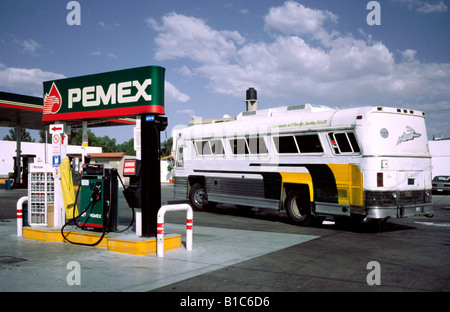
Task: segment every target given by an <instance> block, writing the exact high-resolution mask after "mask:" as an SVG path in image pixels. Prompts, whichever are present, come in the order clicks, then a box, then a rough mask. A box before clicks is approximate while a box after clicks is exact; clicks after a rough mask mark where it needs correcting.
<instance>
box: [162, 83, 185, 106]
mask: <svg viewBox="0 0 450 312" xmlns="http://www.w3.org/2000/svg"><path fill="white" fill-rule="evenodd" d="M164 95H165V101H166V102H167V103H170V102H182V103H185V102H187V101H189V99H190V97H189V96H188V95H187V94H185V93H182V92H180V90H178V89H177V88H176V87H175V86H174V85H173V84H171V83H170V82H168V81H165V83H164Z"/></svg>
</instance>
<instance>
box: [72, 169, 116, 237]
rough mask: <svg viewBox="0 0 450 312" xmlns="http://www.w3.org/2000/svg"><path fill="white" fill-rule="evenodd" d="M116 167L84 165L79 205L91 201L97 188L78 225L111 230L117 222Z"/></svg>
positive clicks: (84, 204)
mask: <svg viewBox="0 0 450 312" xmlns="http://www.w3.org/2000/svg"><path fill="white" fill-rule="evenodd" d="M117 175H118V173H117V170H116V169H105V168H104V166H103V165H101V164H89V165H84V168H83V176H82V177H81V187H80V207H82V208H83V207H87V206H88V205H89V204H90V203H91V199H92V194H93V192H94V191H95V190H96V189H98V190H99V191H98V194H96V198H94V199H93V200H92V203H91V207H90V209H87V210H86V211H85V212H84V213H82V214H81V216H80V226H81V227H84V228H93V229H99V230H103V229H104V230H106V231H107V232H113V231H116V230H117V226H118V223H119V219H118V218H119V214H118V212H119V205H118V200H117V194H118V187H119V185H118V181H117Z"/></svg>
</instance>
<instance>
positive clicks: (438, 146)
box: [428, 139, 450, 177]
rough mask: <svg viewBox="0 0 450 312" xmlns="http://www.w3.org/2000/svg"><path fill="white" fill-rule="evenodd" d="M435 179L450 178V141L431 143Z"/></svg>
mask: <svg viewBox="0 0 450 312" xmlns="http://www.w3.org/2000/svg"><path fill="white" fill-rule="evenodd" d="M428 146H429V147H430V153H431V156H432V158H431V165H432V166H433V169H432V174H433V177H435V176H437V175H449V176H450V139H445V140H435V141H429V142H428Z"/></svg>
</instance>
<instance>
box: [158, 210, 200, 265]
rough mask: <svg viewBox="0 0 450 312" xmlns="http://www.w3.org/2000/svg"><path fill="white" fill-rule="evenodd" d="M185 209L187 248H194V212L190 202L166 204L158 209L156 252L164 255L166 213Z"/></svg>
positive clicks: (160, 255)
mask: <svg viewBox="0 0 450 312" xmlns="http://www.w3.org/2000/svg"><path fill="white" fill-rule="evenodd" d="M180 210H185V211H186V212H187V213H186V250H192V241H193V230H192V225H193V220H194V213H193V210H192V208H191V206H189V205H188V204H176V205H165V206H162V207H161V208H160V209H159V210H158V217H157V224H156V253H157V255H158V257H164V214H165V213H166V212H167V211H180Z"/></svg>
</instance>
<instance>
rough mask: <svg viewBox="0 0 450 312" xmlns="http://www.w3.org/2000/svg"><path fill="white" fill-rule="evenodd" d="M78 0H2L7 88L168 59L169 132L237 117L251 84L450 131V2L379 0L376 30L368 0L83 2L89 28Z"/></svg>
mask: <svg viewBox="0 0 450 312" xmlns="http://www.w3.org/2000/svg"><path fill="white" fill-rule="evenodd" d="M68 2H69V1H65V0H64V1H63V0H45V1H43V0H42V1H26V0H1V4H0V6H1V10H0V90H1V91H7V92H14V93H20V94H27V95H35V96H42V82H43V81H47V80H51V79H55V78H63V77H74V76H80V75H87V74H93V73H99V72H107V71H112V70H119V69H125V68H131V67H140V66H146V65H159V66H163V67H165V68H166V95H165V106H166V115H167V117H168V118H169V128H168V131H167V136H168V137H170V135H171V134H170V133H171V129H172V128H173V127H175V126H178V125H187V124H188V122H189V120H190V118H191V117H192V116H196V117H203V118H213V117H222V116H223V115H225V114H229V115H231V116H236V115H237V114H238V113H239V112H241V111H243V110H244V109H245V103H244V100H245V91H246V89H247V88H248V87H255V88H256V89H257V91H258V99H259V108H261V109H262V108H269V107H276V106H284V105H293V104H303V103H313V104H322V105H328V106H338V107H340V108H346V107H355V106H363V105H384V106H393V107H404V108H412V109H418V110H423V111H425V112H426V113H427V119H426V121H427V127H428V136H429V138H431V137H432V135H433V134H435V135H441V134H442V135H443V136H444V137H450V122H448V120H449V119H450V36H449V34H448V33H449V30H450V9H449V7H450V1H447V0H380V1H378V2H379V4H380V8H381V11H380V12H381V25H372V26H370V25H368V23H367V21H366V17H367V15H368V14H369V13H370V11H371V10H368V9H367V8H366V6H367V4H368V2H369V1H366V0H358V1H355V0H339V1H329V0H328V1H324V0H309V1H307V0H297V1H275V0H265V1H260V0H246V1H237V0H223V1H222V0H191V1H181V0H165V1H156V0H146V1H143V0H130V1H125V0H90V1H87V0H84V1H83V0H80V1H78V3H79V4H80V7H81V25H79V26H77V25H74V26H70V25H68V24H67V22H66V17H67V15H68V14H69V13H70V10H67V9H66V5H67V4H68ZM7 130H8V129H7V128H1V127H0V137H3V136H4V135H5V134H6V133H7ZM94 132H95V133H96V134H97V135H99V136H103V135H108V136H109V137H111V138H116V140H117V141H118V143H121V142H123V141H125V140H129V139H130V138H132V137H133V127H131V126H126V127H115V128H101V129H96V130H94ZM162 138H163V139H164V138H165V134H163V135H162Z"/></svg>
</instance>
